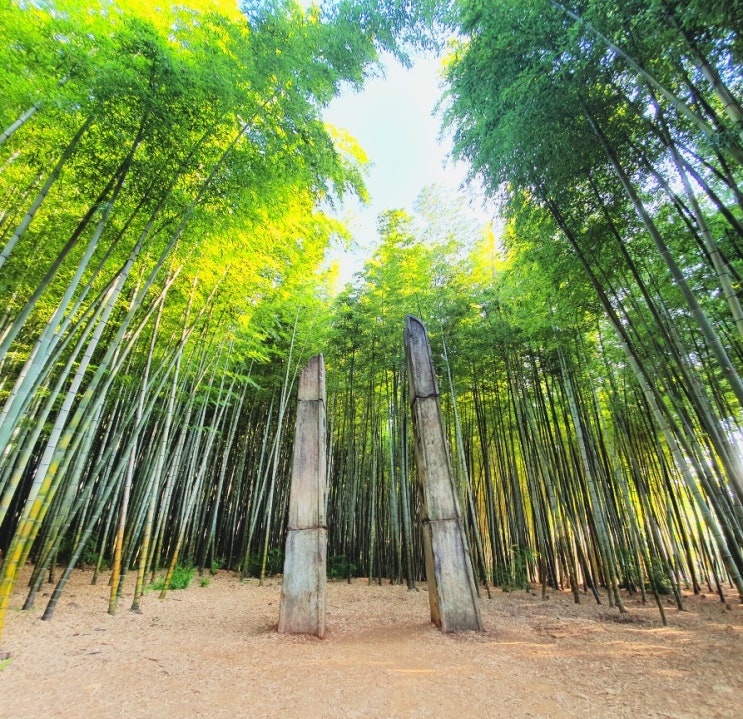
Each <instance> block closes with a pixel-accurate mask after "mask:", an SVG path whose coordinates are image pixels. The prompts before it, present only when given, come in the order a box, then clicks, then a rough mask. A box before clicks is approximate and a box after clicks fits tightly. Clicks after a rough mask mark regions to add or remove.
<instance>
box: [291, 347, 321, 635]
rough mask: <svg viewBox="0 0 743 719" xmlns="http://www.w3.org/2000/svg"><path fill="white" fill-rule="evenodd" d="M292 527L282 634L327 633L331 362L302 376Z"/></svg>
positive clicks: (316, 363)
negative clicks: (327, 375)
mask: <svg viewBox="0 0 743 719" xmlns="http://www.w3.org/2000/svg"><path fill="white" fill-rule="evenodd" d="M298 399H299V401H298V405H297V425H296V432H295V437H294V460H293V465H292V486H291V492H290V495H289V527H288V532H287V535H286V552H285V555H284V578H283V581H282V584H281V604H280V607H279V632H282V633H287V634H314V635H316V636H318V637H323V636H324V635H325V583H326V578H325V557H326V550H327V531H326V526H325V465H326V459H325V364H324V362H323V357H322V355H316V356H314V357H312V358H311V359H310V361H309V362H308V363H307V366H306V367H305V368H304V369H303V370H302V375H301V377H300V380H299V397H298Z"/></svg>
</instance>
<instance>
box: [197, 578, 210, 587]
mask: <svg viewBox="0 0 743 719" xmlns="http://www.w3.org/2000/svg"><path fill="white" fill-rule="evenodd" d="M210 584H211V579H209V577H201V579H200V580H199V586H200V587H208V586H209V585H210Z"/></svg>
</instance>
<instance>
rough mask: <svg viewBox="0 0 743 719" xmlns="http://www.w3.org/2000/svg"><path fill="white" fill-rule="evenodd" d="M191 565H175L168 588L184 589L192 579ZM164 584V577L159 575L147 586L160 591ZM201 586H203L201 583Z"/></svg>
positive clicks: (192, 569)
mask: <svg viewBox="0 0 743 719" xmlns="http://www.w3.org/2000/svg"><path fill="white" fill-rule="evenodd" d="M194 571H195V570H194V568H193V567H185V566H181V565H177V566H176V568H175V569H174V570H173V576H172V577H171V578H170V584H169V585H168V589H186V588H187V587H188V586H189V585H190V584H191V582H192V581H193V575H194ZM164 586H165V577H159V578H158V579H156V580H155V581H154V582H153V583H152V584H150V586H149V588H150V589H153V590H155V591H160V590H161V589H162V588H163V587H164ZM201 586H204V585H203V584H202V585H201Z"/></svg>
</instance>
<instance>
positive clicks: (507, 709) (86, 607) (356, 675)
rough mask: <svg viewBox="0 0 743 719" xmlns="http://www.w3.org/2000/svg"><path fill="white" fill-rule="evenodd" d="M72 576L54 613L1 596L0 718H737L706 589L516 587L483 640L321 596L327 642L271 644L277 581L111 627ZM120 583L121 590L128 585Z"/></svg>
mask: <svg viewBox="0 0 743 719" xmlns="http://www.w3.org/2000/svg"><path fill="white" fill-rule="evenodd" d="M91 576H92V575H91V573H90V572H88V571H77V570H76V571H75V573H74V576H73V578H72V579H71V580H70V585H69V586H68V588H67V590H66V591H65V593H64V594H63V595H62V599H61V601H60V604H59V606H58V607H57V610H56V614H55V616H54V618H53V619H52V620H51V621H50V622H44V621H41V620H40V616H41V613H42V612H43V609H44V603H45V601H46V598H45V597H44V598H42V597H40V598H39V600H38V602H37V604H38V606H37V608H35V609H33V610H31V611H29V612H23V611H20V607H21V605H22V603H23V599H24V594H25V592H24V586H25V583H24V581H23V577H22V578H21V581H20V582H19V583H18V586H17V590H16V594H15V595H14V597H13V599H12V601H11V612H10V616H9V618H8V624H7V627H6V630H5V636H4V639H3V649H5V650H9V651H11V652H12V657H11V659H10V660H8V661H5V662H3V663H1V664H0V717H2V718H3V719H26V718H29V719H30V718H31V717H33V718H34V719H36V718H37V717H45V718H46V717H63V718H67V717H75V718H77V717H88V718H96V717H100V718H102V719H103V718H105V719H108V718H109V717H127V719H135V718H137V717H147V718H148V719H151V717H153V716H163V717H179V718H184V719H185V718H190V717H209V718H210V719H221V718H224V719H228V718H229V719H233V718H235V717H270V718H274V717H276V718H278V717H282V718H283V717H291V718H292V719H293V718H302V717H307V718H315V717H354V718H358V717H369V718H374V719H384V718H388V717H389V718H391V717H395V718H397V717H401V718H403V717H404V718H408V717H411V718H412V717H425V718H426V719H434V718H435V719H439V718H441V717H456V719H467V718H469V717H477V718H478V719H482V718H483V717H488V716H490V717H496V716H503V717H509V719H518V718H521V717H555V718H558V719H559V718H561V717H566V718H567V717H571V718H572V717H576V716H583V717H592V718H595V719H601V718H603V717H607V718H608V717H611V718H612V719H617V718H618V717H654V718H664V719H665V718H673V719H692V718H696V717H736V718H737V717H740V716H741V707H743V674H742V673H741V669H740V668H741V666H743V609H742V608H741V607H740V606H739V605H737V604H732V603H731V604H730V605H728V607H726V606H725V605H723V604H721V603H720V601H719V599H718V598H717V597H716V596H714V595H707V596H702V597H694V596H688V597H687V598H686V605H687V608H688V610H687V611H685V612H678V611H677V610H676V609H675V608H674V607H672V606H670V605H669V606H668V608H667V613H668V620H669V626H668V627H663V626H662V625H661V623H660V618H659V615H658V611H657V608H656V607H655V606H654V605H648V606H642V605H641V604H640V603H639V599H638V598H634V597H627V599H626V601H627V607H628V609H629V614H628V615H626V616H620V615H619V614H618V613H617V611H616V610H615V609H610V608H609V607H608V605H606V604H604V605H601V606H599V605H596V603H595V602H594V601H593V598H592V597H591V596H584V597H583V598H582V603H581V604H580V605H576V604H574V603H573V599H572V595H571V594H569V593H557V592H551V593H550V594H549V599H548V600H542V599H541V595H539V593H537V594H531V593H526V592H516V593H511V594H506V593H503V592H500V591H495V592H494V593H493V598H492V599H490V600H488V599H487V598H483V600H482V613H483V619H484V622H485V626H486V631H485V632H484V633H482V634H479V633H472V632H467V633H462V634H456V635H444V634H442V633H441V632H439V631H438V629H436V628H435V627H434V626H433V625H431V623H430V622H429V612H428V596H427V594H426V591H425V586H423V585H422V586H421V590H420V591H417V592H408V591H407V589H406V588H405V587H404V586H390V585H383V586H377V585H376V584H373V585H371V586H369V585H368V583H367V582H366V581H365V580H355V581H354V583H353V584H350V585H349V584H347V583H345V582H341V583H330V584H329V585H328V596H327V602H328V605H327V606H328V616H327V623H328V633H327V636H326V638H325V639H324V640H318V639H316V638H313V637H305V636H287V635H280V634H278V633H277V631H276V626H277V622H278V606H279V595H280V591H281V587H280V580H279V579H272V580H270V581H269V582H268V583H267V585H266V586H263V587H259V586H258V583H257V580H249V581H247V582H241V581H239V579H238V578H237V577H236V576H235V575H233V574H231V573H228V572H219V573H218V574H217V575H216V576H214V577H210V583H209V586H205V587H202V586H199V581H198V578H196V579H195V580H194V582H193V584H192V586H191V587H190V588H188V589H186V590H181V591H173V592H170V593H169V594H168V596H167V598H166V599H165V600H163V601H160V600H159V599H158V597H157V594H156V593H155V592H151V593H149V594H147V595H146V596H145V598H144V600H143V604H142V607H143V612H142V614H133V613H131V612H129V611H128V607H129V605H130V604H131V590H132V589H133V582H132V580H131V578H129V579H128V581H127V588H128V589H129V591H127V590H126V589H125V592H124V596H123V597H122V601H121V603H120V610H119V612H118V613H117V614H116V616H110V615H108V614H107V612H106V610H107V606H108V588H107V586H106V584H105V580H104V581H103V582H102V583H101V584H99V585H98V586H91V585H90V579H91ZM130 585H132V586H130Z"/></svg>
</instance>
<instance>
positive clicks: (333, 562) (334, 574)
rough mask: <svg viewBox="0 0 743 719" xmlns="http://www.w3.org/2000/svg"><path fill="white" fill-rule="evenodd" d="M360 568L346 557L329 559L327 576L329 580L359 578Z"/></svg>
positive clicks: (340, 556) (339, 556)
mask: <svg viewBox="0 0 743 719" xmlns="http://www.w3.org/2000/svg"><path fill="white" fill-rule="evenodd" d="M357 571H358V568H357V566H356V564H354V562H351V561H349V560H348V558H347V557H345V556H344V555H338V556H333V557H328V561H327V564H326V574H327V577H328V579H347V578H348V577H355V576H357V574H356V572H357Z"/></svg>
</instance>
